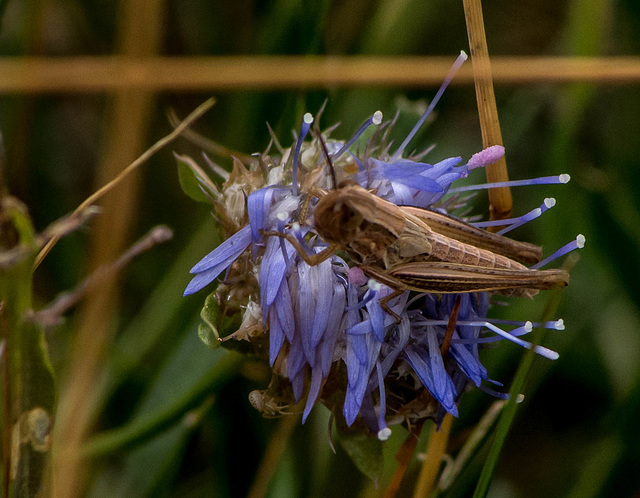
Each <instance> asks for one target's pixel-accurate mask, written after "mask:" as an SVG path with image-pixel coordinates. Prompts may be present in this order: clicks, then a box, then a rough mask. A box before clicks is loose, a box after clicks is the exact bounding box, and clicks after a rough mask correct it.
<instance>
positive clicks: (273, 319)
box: [269, 308, 284, 366]
mask: <svg viewBox="0 0 640 498" xmlns="http://www.w3.org/2000/svg"><path fill="white" fill-rule="evenodd" d="M283 343H284V331H283V330H282V326H281V324H280V320H278V316H277V313H276V312H275V310H274V309H273V308H272V309H271V310H270V312H269V365H270V366H273V364H274V363H275V361H276V358H277V357H278V353H279V352H280V349H281V348H282V344H283Z"/></svg>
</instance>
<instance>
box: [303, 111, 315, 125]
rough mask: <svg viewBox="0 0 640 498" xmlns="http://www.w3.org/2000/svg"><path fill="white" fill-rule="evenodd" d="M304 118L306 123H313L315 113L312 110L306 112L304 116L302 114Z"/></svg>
mask: <svg viewBox="0 0 640 498" xmlns="http://www.w3.org/2000/svg"><path fill="white" fill-rule="evenodd" d="M302 120H303V121H304V122H305V123H306V124H311V123H313V114H311V113H310V112H307V113H305V115H304V116H302Z"/></svg>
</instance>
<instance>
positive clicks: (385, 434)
mask: <svg viewBox="0 0 640 498" xmlns="http://www.w3.org/2000/svg"><path fill="white" fill-rule="evenodd" d="M389 436H391V429H389V428H388V427H385V428H384V429H380V430H379V431H378V439H379V440H380V441H386V440H387V439H389Z"/></svg>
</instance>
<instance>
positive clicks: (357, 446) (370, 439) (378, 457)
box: [336, 416, 384, 482]
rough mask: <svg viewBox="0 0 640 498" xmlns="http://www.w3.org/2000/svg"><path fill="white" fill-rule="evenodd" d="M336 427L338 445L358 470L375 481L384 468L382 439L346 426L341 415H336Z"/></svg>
mask: <svg viewBox="0 0 640 498" xmlns="http://www.w3.org/2000/svg"><path fill="white" fill-rule="evenodd" d="M336 429H337V432H338V440H339V441H340V445H341V446H342V448H344V450H345V451H346V452H347V454H348V455H349V458H351V460H352V461H353V463H354V464H355V466H356V467H358V470H360V472H362V473H363V474H364V475H366V476H367V477H368V478H369V479H371V480H372V481H374V482H377V481H378V479H380V476H381V475H382V470H383V469H384V457H383V452H382V450H383V443H382V441H380V440H379V439H378V438H377V437H375V436H372V435H371V434H369V433H368V432H365V431H364V430H362V429H357V428H349V427H347V426H346V424H345V422H344V419H343V418H342V416H337V417H336Z"/></svg>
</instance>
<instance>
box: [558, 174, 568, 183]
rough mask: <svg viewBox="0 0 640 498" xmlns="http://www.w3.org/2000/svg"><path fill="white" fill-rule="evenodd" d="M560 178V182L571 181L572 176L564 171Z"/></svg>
mask: <svg viewBox="0 0 640 498" xmlns="http://www.w3.org/2000/svg"><path fill="white" fill-rule="evenodd" d="M558 180H559V181H560V183H569V180H571V176H570V175H567V174H566V173H563V174H561V175H560V176H559V177H558Z"/></svg>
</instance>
